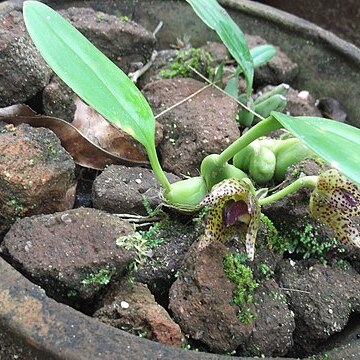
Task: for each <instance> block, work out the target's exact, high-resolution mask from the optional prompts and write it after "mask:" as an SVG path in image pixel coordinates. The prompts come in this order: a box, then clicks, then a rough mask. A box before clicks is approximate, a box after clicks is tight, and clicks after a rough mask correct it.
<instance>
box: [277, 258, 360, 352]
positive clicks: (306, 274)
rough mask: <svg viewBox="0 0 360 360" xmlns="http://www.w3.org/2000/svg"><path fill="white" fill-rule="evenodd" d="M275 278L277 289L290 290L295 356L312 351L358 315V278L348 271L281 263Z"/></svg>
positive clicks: (319, 265) (287, 262)
mask: <svg viewBox="0 0 360 360" xmlns="http://www.w3.org/2000/svg"><path fill="white" fill-rule="evenodd" d="M277 276H278V281H279V284H280V286H281V287H284V288H287V289H292V290H290V291H288V292H286V295H287V299H288V303H289V307H290V309H291V310H293V312H294V313H295V323H296V329H295V331H294V334H293V336H294V342H295V348H294V349H295V353H294V354H297V356H301V355H308V354H309V353H311V352H313V351H316V350H317V348H318V346H319V345H320V344H322V343H323V342H324V341H325V340H326V339H328V338H329V337H330V336H331V335H333V334H335V333H337V332H340V331H341V330H342V329H343V328H344V327H345V325H346V324H347V322H348V320H349V316H350V314H351V312H352V311H354V312H357V313H359V311H360V275H359V274H358V273H357V272H356V271H354V269H352V268H350V269H348V270H347V271H345V270H343V269H341V268H340V267H329V266H326V265H322V264H315V265H313V266H311V265H310V263H308V262H305V261H302V262H294V261H292V260H290V261H289V260H283V261H282V263H281V264H280V267H279V270H278V274H277Z"/></svg>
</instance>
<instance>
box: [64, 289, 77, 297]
mask: <svg viewBox="0 0 360 360" xmlns="http://www.w3.org/2000/svg"><path fill="white" fill-rule="evenodd" d="M77 294H78V292H77V291H76V290H69V291H68V292H67V294H66V295H67V297H68V298H72V297H76V296H77Z"/></svg>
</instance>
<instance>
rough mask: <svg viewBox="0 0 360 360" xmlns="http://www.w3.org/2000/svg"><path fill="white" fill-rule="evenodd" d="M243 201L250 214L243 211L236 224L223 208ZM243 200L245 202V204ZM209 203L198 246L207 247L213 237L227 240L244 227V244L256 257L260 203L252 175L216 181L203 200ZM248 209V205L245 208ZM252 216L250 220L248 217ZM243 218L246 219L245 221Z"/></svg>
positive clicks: (218, 239) (250, 253)
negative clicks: (230, 221) (230, 220)
mask: <svg viewBox="0 0 360 360" xmlns="http://www.w3.org/2000/svg"><path fill="white" fill-rule="evenodd" d="M232 200H233V201H234V202H240V203H241V202H243V203H245V204H246V207H247V214H248V216H244V215H241V216H239V217H238V219H239V220H240V221H238V222H237V223H236V224H234V225H228V224H226V221H224V208H225V207H226V204H228V203H229V202H231V201H232ZM245 204H244V206H245ZM201 205H202V206H209V208H210V209H209V214H208V218H207V222H206V227H205V233H204V235H203V236H202V237H201V239H200V242H199V245H198V246H199V249H204V248H205V247H206V246H208V245H209V244H210V243H211V242H213V241H220V242H225V241H226V240H228V239H229V238H230V237H231V236H232V235H234V234H235V232H236V231H237V230H240V231H242V230H245V231H246V237H245V246H246V251H247V253H248V257H249V259H251V260H253V259H254V252H255V239H256V234H257V230H258V227H259V223H260V206H259V204H258V201H257V197H256V194H255V189H254V187H253V185H252V183H251V181H250V180H249V179H241V180H239V179H226V180H223V181H222V182H220V183H219V184H217V185H215V186H214V187H213V189H212V191H211V192H210V194H208V195H207V196H206V197H205V198H204V200H203V201H202V203H201ZM245 209H246V208H245ZM249 217H250V221H249V223H248V224H247V221H246V220H245V219H247V218H249ZM242 220H245V221H244V222H242Z"/></svg>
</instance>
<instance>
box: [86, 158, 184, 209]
mask: <svg viewBox="0 0 360 360" xmlns="http://www.w3.org/2000/svg"><path fill="white" fill-rule="evenodd" d="M167 177H168V179H169V181H170V182H175V181H178V180H180V179H179V177H177V176H175V175H173V174H167ZM160 191H161V187H160V185H159V183H158V181H157V180H156V178H155V176H154V173H153V172H152V171H151V170H150V169H146V168H140V167H128V166H122V165H111V166H109V167H107V168H106V169H105V170H104V171H103V172H102V173H101V174H100V175H99V176H98V177H97V178H96V179H95V181H94V184H93V206H94V207H95V208H97V209H100V210H104V211H107V212H110V213H127V214H138V215H147V212H146V208H145V207H144V201H146V202H147V203H148V204H149V205H150V206H151V207H152V208H153V209H154V208H155V207H156V206H158V205H159V204H160V202H161V199H160V196H159V194H160Z"/></svg>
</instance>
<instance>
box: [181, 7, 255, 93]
mask: <svg viewBox="0 0 360 360" xmlns="http://www.w3.org/2000/svg"><path fill="white" fill-rule="evenodd" d="M186 1H187V2H188V3H189V4H190V5H191V6H192V8H193V9H194V11H195V12H196V14H197V15H198V16H199V17H200V18H201V20H202V21H203V22H204V23H205V24H206V25H207V26H209V27H210V28H211V29H213V30H215V31H216V33H217V34H218V36H219V37H220V39H221V40H222V42H223V43H224V45H225V46H226V47H227V48H228V50H229V52H230V54H231V55H232V56H233V57H234V59H235V60H236V62H237V63H238V65H239V66H240V67H241V70H242V71H243V73H244V76H245V80H246V93H247V95H248V96H250V94H251V91H252V83H253V77H254V65H253V59H252V56H251V54H250V51H249V49H248V46H247V43H246V40H245V36H244V34H243V32H242V31H241V30H240V28H239V27H238V26H237V25H236V23H235V22H234V20H233V19H232V18H231V17H230V16H229V14H228V13H227V12H226V11H225V9H223V8H222V7H221V6H220V5H219V4H218V3H217V1H216V0H186Z"/></svg>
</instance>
